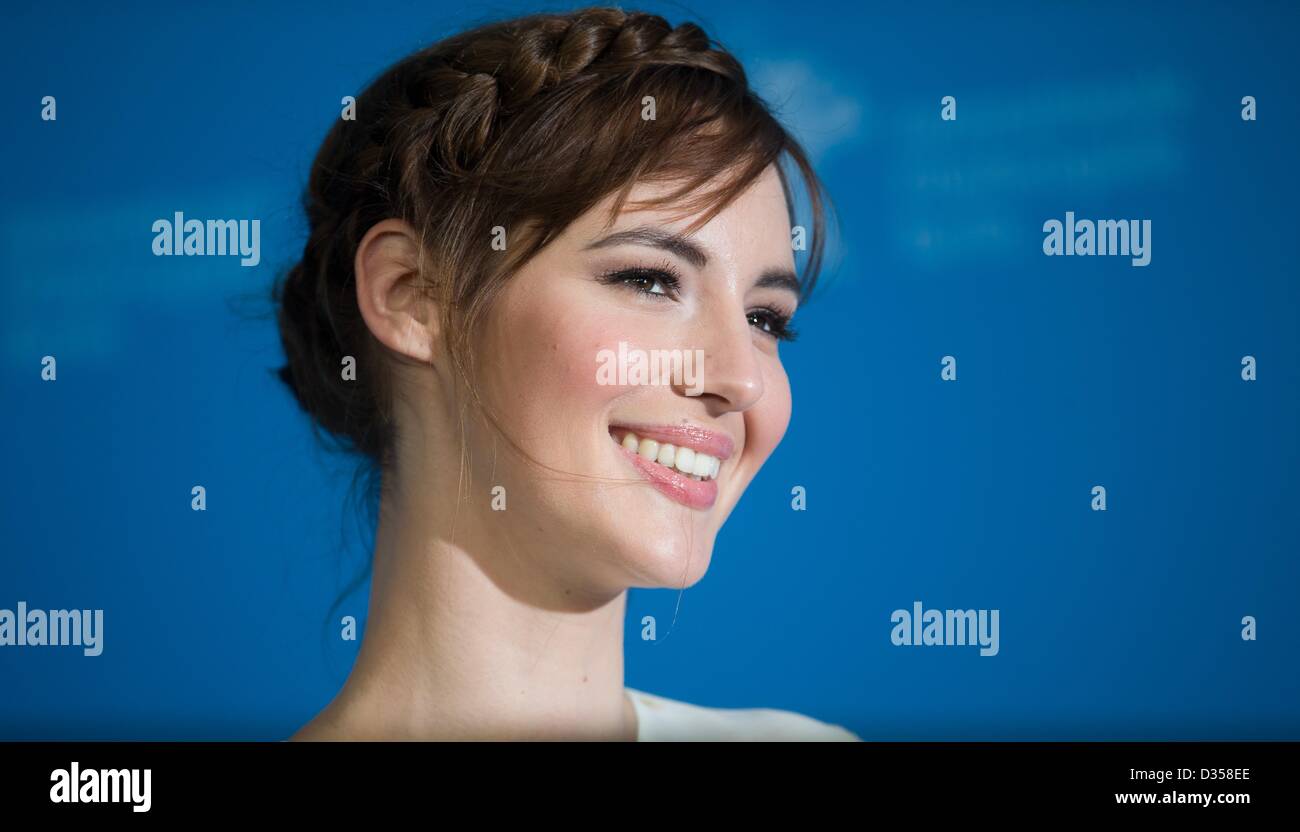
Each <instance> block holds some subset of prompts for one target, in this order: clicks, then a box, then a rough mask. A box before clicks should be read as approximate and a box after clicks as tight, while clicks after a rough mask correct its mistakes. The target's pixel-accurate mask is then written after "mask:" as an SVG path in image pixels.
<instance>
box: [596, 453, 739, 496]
mask: <svg viewBox="0 0 1300 832" xmlns="http://www.w3.org/2000/svg"><path fill="white" fill-rule="evenodd" d="M614 447H615V448H616V449H617V450H618V452H619V453H621V454H623V455H624V456H625V457H627V458H628V459H629V460H630V461H631V463H632V465H633V466H635V467H636V469H637V470H638V471H640V472H641V476H643V477H645V478H646V479H647V480H649V481H650V484H651V485H653V486H654V487H655V490H657V491H658V492H659V493H660V494H663V495H664V496H665V497H667V498H669V499H670V500H675V501H677V502H679V503H681V504H682V505H684V506H686V507H687V508H694V509H700V510H704V509H709V508H713V504H714V503H715V502H717V500H718V481H717V480H693V479H691V478H690V477H688V476H686V475H685V474H683V473H681V472H680V471H678V470H677V469H675V468H669V467H668V466H667V465H660V464H659V463H657V462H651V461H650V460H648V459H645V458H643V457H642V456H641V455H640V454H636V453H633V452H632V451H629V450H628V449H627V448H624V447H623V446H622V445H615V446H614Z"/></svg>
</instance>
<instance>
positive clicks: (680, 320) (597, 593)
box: [277, 8, 857, 740]
mask: <svg viewBox="0 0 1300 832" xmlns="http://www.w3.org/2000/svg"><path fill="white" fill-rule="evenodd" d="M783 158H788V159H790V160H792V161H793V162H794V163H795V164H796V166H797V167H798V168H799V170H800V173H801V175H802V177H803V179H804V180H805V182H806V185H807V187H808V191H809V194H810V197H811V204H812V206H813V212H814V221H815V222H814V226H815V227H814V230H813V231H814V233H813V234H812V238H813V239H812V242H811V245H810V247H809V264H808V270H807V273H806V275H805V278H804V280H803V281H802V282H801V281H800V280H799V279H798V278H796V276H795V271H794V269H795V263H794V253H793V249H794V248H795V247H796V246H792V245H791V240H792V236H793V237H794V238H795V239H797V238H798V236H799V235H797V234H795V235H792V227H791V212H790V208H789V206H790V205H791V195H790V192H789V187H788V185H787V180H786V175H785V173H784V171H783V170H782V168H781V166H780V161H781V160H782V159H783ZM822 204H823V203H822V199H821V196H820V186H819V185H818V184H817V181H816V179H815V177H814V175H813V173H812V171H811V169H810V167H809V165H808V162H807V160H806V158H805V156H804V154H803V152H802V150H801V149H800V148H799V147H798V145H797V144H795V143H794V142H793V141H792V140H791V139H790V137H789V136H788V135H787V134H786V133H785V131H784V130H783V129H782V128H781V127H780V125H779V124H778V123H777V122H776V121H775V120H774V119H773V118H772V116H771V114H770V113H769V112H768V111H767V110H766V108H765V107H764V106H763V104H762V103H761V101H759V99H758V98H757V97H755V96H754V95H753V94H752V93H751V92H750V91H749V90H748V88H747V86H746V80H745V75H744V72H743V70H742V69H741V67H740V65H739V64H738V63H737V62H736V61H735V59H734V58H733V57H732V56H731V55H729V54H728V53H727V52H725V51H722V50H721V49H719V48H717V47H716V44H713V43H712V42H711V41H710V40H709V38H708V37H707V36H706V35H705V33H704V32H703V31H701V30H700V29H699V28H698V27H696V26H694V25H692V24H684V25H681V26H678V27H676V28H673V27H671V26H670V25H669V24H668V23H667V22H666V21H664V20H663V19H662V18H660V17H657V16H654V15H648V14H641V13H629V12H623V11H620V10H617V9H606V8H594V9H586V10H582V11H577V12H573V13H570V14H549V15H538V16H532V17H527V18H522V19H517V20H512V21H506V22H502V23H496V24H491V25H487V26H484V27H481V28H478V29H475V30H473V31H469V32H466V33H463V34H460V35H457V36H455V37H452V38H450V39H447V40H444V41H442V42H439V43H437V44H435V45H433V46H432V47H430V48H428V49H426V50H423V51H421V52H419V53H417V54H415V55H412V56H410V57H408V58H406V59H405V60H403V61H401V62H400V63H398V64H397V65H396V66H394V67H393V68H391V69H390V70H389V71H387V72H386V73H385V74H384V75H382V76H381V77H380V78H379V79H378V80H376V81H375V82H374V83H373V84H372V85H371V86H370V87H369V88H368V89H367V90H366V91H365V92H364V93H363V94H361V95H360V96H358V98H357V101H356V107H355V118H347V117H345V118H343V119H340V121H339V122H338V123H337V124H336V125H335V126H334V128H333V129H332V131H331V132H330V134H329V136H328V137H327V138H326V140H325V142H324V145H323V146H322V148H321V150H320V153H319V155H318V156H317V158H316V161H315V164H314V167H313V169H312V173H311V178H310V184H309V186H308V190H307V195H306V210H307V216H308V220H309V224H310V237H309V239H308V242H307V244H306V247H305V250H304V252H303V257H302V260H301V262H299V263H298V264H297V265H296V266H295V267H294V268H293V269H292V270H291V272H290V273H289V274H288V275H287V276H286V278H285V280H284V281H283V284H282V285H281V286H280V287H279V288H278V290H277V298H278V301H279V303H280V311H279V322H280V329H281V334H282V338H283V342H284V347H285V352H286V356H287V365H286V366H285V367H284V368H283V370H282V371H281V376H282V378H283V379H284V381H285V382H286V383H287V384H288V386H289V387H290V389H291V390H292V391H293V393H294V395H295V396H296V397H297V400H298V401H299V402H300V404H301V405H302V406H303V408H304V409H305V410H306V411H307V412H308V413H310V414H311V416H312V417H313V418H314V419H315V420H316V422H317V423H318V424H319V425H320V426H322V427H323V428H325V429H326V430H327V431H329V432H331V433H333V434H335V435H336V436H338V437H340V438H342V439H343V440H345V441H346V443H347V444H349V445H350V446H351V447H352V448H354V449H355V450H357V451H359V452H360V453H362V454H364V455H366V456H368V457H369V458H370V459H371V460H373V461H374V463H375V464H376V465H377V466H378V467H379V470H380V471H381V473H382V489H381V490H382V496H381V503H380V512H379V523H378V527H377V532H376V537H375V545H374V561H373V579H372V587H371V599H370V617H369V620H368V623H367V627H366V632H365V636H364V639H363V641H362V646H361V649H360V652H359V654H358V657H357V661H356V664H355V666H354V669H353V671H352V673H351V675H350V676H349V678H348V680H347V682H346V684H345V685H344V687H343V689H342V690H341V691H340V693H339V694H338V695H337V697H336V698H335V699H334V700H333V701H332V702H331V703H330V704H329V706H328V707H327V708H325V710H323V711H322V712H321V713H320V714H319V715H317V716H316V718H315V719H313V720H312V721H311V722H310V723H309V724H307V725H306V726H305V727H303V728H302V729H301V730H300V731H298V733H297V734H295V735H294V739H304V740H309V739H354V738H355V739H362V738H365V739H506V738H512V739H625V740H654V739H763V738H774V739H857V738H856V737H855V736H854V735H852V734H851V733H849V732H848V731H846V730H844V729H842V728H840V727H838V726H832V725H828V724H825V723H821V722H818V721H816V720H813V719H811V718H809V717H806V716H802V715H799V714H794V713H790V712H785V711H777V710H772V709H714V708H703V707H697V706H693V705H689V704H687V703H683V702H676V701H673V700H669V699H666V698H662V697H657V696H653V695H651V694H648V693H644V692H642V691H637V690H633V689H630V688H626V687H625V686H624V684H623V653H622V648H623V625H624V613H625V604H626V598H627V590H628V588H629V587H633V586H638V587H672V588H678V589H684V588H685V587H688V586H691V585H692V584H694V583H695V582H696V581H698V580H699V579H700V578H701V577H702V576H703V574H704V572H705V570H706V569H707V568H708V565H709V560H710V557H711V554H712V548H713V540H714V536H715V535H716V533H717V531H718V529H719V527H720V526H721V525H722V523H723V521H724V520H725V519H726V518H727V515H728V514H729V513H730V511H731V509H732V508H733V506H734V505H735V504H736V501H737V500H738V499H739V498H740V495H741V493H742V492H743V491H744V490H745V488H746V486H747V485H748V484H749V482H750V480H751V479H752V478H753V476H754V474H755V473H756V472H757V470H758V469H759V467H760V466H761V465H762V464H763V462H764V461H765V460H766V459H767V457H768V455H769V454H770V453H771V452H772V450H773V448H775V446H776V444H777V443H778V442H779V441H780V439H781V437H782V435H783V434H784V432H785V429H786V425H787V423H788V421H789V418H790V408H791V402H790V388H789V384H788V381H787V379H786V375H785V372H784V370H783V369H782V366H781V359H780V355H779V350H778V346H779V343H780V341H781V340H783V339H788V338H790V337H792V330H791V328H790V317H791V316H792V314H793V313H794V310H795V307H796V305H797V304H798V302H799V300H800V298H801V297H804V296H806V293H807V291H808V289H810V288H811V284H812V281H813V276H814V275H815V273H816V270H817V267H818V265H819V262H820V259H821V251H822V233H821V232H822V229H821V226H822V214H823V211H822ZM629 355H630V356H641V357H642V358H645V357H646V356H650V357H652V358H653V357H656V356H670V357H673V360H672V361H668V362H666V363H664V364H663V366H664V367H670V368H671V369H672V370H673V371H675V372H664V373H654V374H653V376H651V375H649V374H645V373H639V371H638V370H636V369H635V366H634V367H633V368H632V369H631V371H630V372H627V371H628V370H629V367H628V366H621V367H610V366H609V364H610V362H611V360H614V359H615V357H618V358H617V360H615V363H618V361H623V362H624V363H625V364H626V363H629V362H628V361H627V360H626V357H627V356H629ZM692 358H694V359H697V360H695V361H692V360H691V359H692ZM637 361H638V359H636V358H633V359H631V360H630V363H631V364H632V365H637ZM602 365H604V366H602ZM639 366H640V367H641V368H642V369H644V368H645V367H646V366H649V365H648V364H645V363H644V362H643V363H641V364H640V365H639ZM620 370H621V371H620Z"/></svg>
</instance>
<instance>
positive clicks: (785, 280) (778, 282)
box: [583, 225, 802, 297]
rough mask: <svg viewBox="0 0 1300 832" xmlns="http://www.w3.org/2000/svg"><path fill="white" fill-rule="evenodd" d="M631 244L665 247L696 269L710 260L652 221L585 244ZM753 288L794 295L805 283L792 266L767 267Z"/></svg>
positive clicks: (693, 245)
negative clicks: (789, 267) (786, 292)
mask: <svg viewBox="0 0 1300 832" xmlns="http://www.w3.org/2000/svg"><path fill="white" fill-rule="evenodd" d="M629 244H630V245H639V246H649V247H650V248H659V249H663V250H664V251H668V252H671V253H673V254H675V255H677V256H678V257H680V258H682V259H683V260H685V261H686V262H688V263H690V264H691V265H692V266H694V267H695V268H697V269H702V268H704V267H705V266H706V265H708V262H709V255H708V254H707V253H706V252H705V250H704V249H703V248H701V247H700V246H699V245H698V244H697V243H695V242H694V241H693V240H691V239H690V238H688V237H683V236H682V235H681V234H674V233H673V232H671V231H667V230H665V229H662V228H655V227H653V226H649V225H643V226H639V227H637V228H629V229H627V230H626V231H616V232H614V233H613V234H610V235H608V236H606V237H601V238H600V239H599V240H596V241H594V242H592V243H588V244H587V245H586V246H584V247H583V249H584V250H589V249H597V248H609V247H610V246H620V245H629ZM754 288H755V289H784V290H786V291H788V292H791V293H793V294H794V296H795V297H799V296H800V293H801V290H802V287H801V286H800V284H799V278H798V277H796V276H795V273H794V272H792V271H790V270H789V269H781V268H773V269H767V270H765V271H764V272H763V273H762V274H761V275H759V278H758V281H757V282H756V283H755V284H754Z"/></svg>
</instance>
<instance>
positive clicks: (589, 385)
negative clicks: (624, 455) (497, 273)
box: [482, 292, 618, 458]
mask: <svg viewBox="0 0 1300 832" xmlns="http://www.w3.org/2000/svg"><path fill="white" fill-rule="evenodd" d="M502 301H503V302H502V303H501V304H500V305H499V306H498V307H497V310H496V312H497V314H496V315H494V317H493V321H492V325H491V327H490V330H491V332H492V337H491V338H490V343H489V344H488V345H487V349H488V350H490V351H489V352H487V353H486V355H485V356H482V358H483V359H484V360H485V364H484V370H485V376H486V378H487V379H488V383H489V386H490V389H491V399H490V401H491V402H492V403H493V405H494V407H495V410H496V411H497V413H499V414H500V417H499V418H500V419H501V421H502V424H503V426H506V427H508V429H510V430H511V431H512V432H514V433H515V435H516V437H518V441H520V442H521V443H526V444H530V445H531V444H533V443H534V442H537V443H539V444H542V443H544V446H543V447H540V448H537V449H536V450H537V451H538V452H540V455H541V456H546V457H551V458H556V456H557V454H563V453H564V450H563V449H564V448H566V447H569V448H572V447H574V445H575V444H577V445H579V446H581V445H582V444H583V443H585V442H587V441H588V440H589V439H590V435H591V430H592V427H593V425H594V424H595V423H596V422H597V421H598V420H599V419H600V417H601V416H602V414H603V413H604V411H605V409H606V407H607V405H608V403H609V402H610V401H611V400H612V399H613V398H614V397H615V396H616V395H617V392H618V391H617V389H616V388H613V387H606V386H601V385H599V384H597V382H596V369H597V363H596V356H597V354H598V353H599V351H600V350H601V349H602V348H604V347H605V346H606V345H607V344H608V343H609V342H610V341H613V342H615V343H616V342H617V340H618V336H617V334H616V333H615V327H614V326H613V325H612V324H611V322H610V321H609V319H608V318H602V317H601V316H598V315H593V314H591V313H590V312H583V311H582V307H581V305H575V304H573V303H568V302H565V299H564V298H561V297H557V296H556V295H550V296H547V295H546V294H544V293H535V292H526V293H519V294H518V295H516V296H515V297H503V299H502Z"/></svg>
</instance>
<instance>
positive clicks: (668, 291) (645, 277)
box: [600, 264, 681, 299]
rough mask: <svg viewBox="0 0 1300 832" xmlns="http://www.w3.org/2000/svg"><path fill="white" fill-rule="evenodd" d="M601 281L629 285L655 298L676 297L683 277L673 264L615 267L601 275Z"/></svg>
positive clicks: (638, 292)
mask: <svg viewBox="0 0 1300 832" xmlns="http://www.w3.org/2000/svg"><path fill="white" fill-rule="evenodd" d="M600 282H601V283H604V284H606V285H621V286H628V287H631V288H632V289H634V290H635V291H636V292H637V294H641V295H649V296H651V297H654V298H655V299H664V298H667V299H675V298H676V297H677V296H678V292H679V290H680V289H681V278H680V277H679V276H678V274H677V271H676V270H675V269H674V268H673V267H672V266H671V264H664V265H662V266H653V267H652V266H633V267H632V268H627V269H615V270H614V271H610V272H606V273H605V274H603V275H601V276H600Z"/></svg>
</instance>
